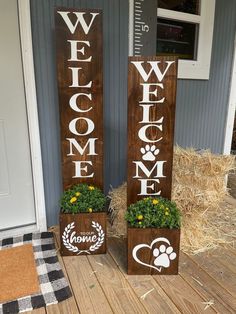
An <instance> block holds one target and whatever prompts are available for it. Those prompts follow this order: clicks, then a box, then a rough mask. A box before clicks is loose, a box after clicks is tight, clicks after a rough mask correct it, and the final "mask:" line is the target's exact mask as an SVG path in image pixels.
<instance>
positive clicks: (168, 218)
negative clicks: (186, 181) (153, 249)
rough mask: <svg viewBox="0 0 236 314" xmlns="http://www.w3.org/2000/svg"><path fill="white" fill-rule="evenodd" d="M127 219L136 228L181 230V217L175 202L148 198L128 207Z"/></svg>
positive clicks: (160, 198)
mask: <svg viewBox="0 0 236 314" xmlns="http://www.w3.org/2000/svg"><path fill="white" fill-rule="evenodd" d="M125 219H126V221H127V222H128V224H129V226H130V227H134V228H169V229H174V228H175V229H179V228H180V220H181V217H180V211H179V209H178V208H177V206H176V204H175V202H172V201H170V200H168V199H165V198H163V197H158V198H152V197H146V198H144V199H142V200H140V201H138V202H136V203H134V204H131V205H130V206H129V207H128V209H127V212H126V214H125Z"/></svg>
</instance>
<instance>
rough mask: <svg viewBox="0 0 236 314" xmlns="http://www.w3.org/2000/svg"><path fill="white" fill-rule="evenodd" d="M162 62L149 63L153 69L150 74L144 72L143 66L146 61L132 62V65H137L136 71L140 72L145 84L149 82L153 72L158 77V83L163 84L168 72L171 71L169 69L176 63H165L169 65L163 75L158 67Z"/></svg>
mask: <svg viewBox="0 0 236 314" xmlns="http://www.w3.org/2000/svg"><path fill="white" fill-rule="evenodd" d="M160 62H161V61H147V63H149V64H150V65H151V69H150V71H149V73H146V71H145V70H144V68H143V66H142V64H143V63H144V61H131V63H133V64H134V65H135V67H136V69H137V70H138V71H139V74H140V75H141V76H142V78H143V80H144V81H145V82H147V80H148V79H149V77H150V75H151V74H152V72H153V71H154V72H155V74H156V77H157V78H158V81H160V82H161V81H162V80H163V78H164V77H165V75H166V72H167V71H168V70H169V67H170V66H171V64H172V63H174V62H175V61H166V62H165V63H167V66H166V68H165V71H164V72H163V73H161V70H160V69H159V66H158V64H159V63H160Z"/></svg>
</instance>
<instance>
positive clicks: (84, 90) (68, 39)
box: [55, 8, 103, 189]
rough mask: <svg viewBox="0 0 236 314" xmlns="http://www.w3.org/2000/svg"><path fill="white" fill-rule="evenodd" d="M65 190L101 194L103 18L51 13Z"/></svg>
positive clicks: (63, 11) (60, 11) (97, 14)
mask: <svg viewBox="0 0 236 314" xmlns="http://www.w3.org/2000/svg"><path fill="white" fill-rule="evenodd" d="M55 25H56V56H57V78H58V94H59V104H60V120H61V149H62V172H63V187H64V189H66V188H68V187H70V186H71V185H73V184H76V183H83V182H86V183H88V184H94V185H96V186H98V187H100V188H101V189H103V80H102V44H103V43H102V13H101V11H100V10H77V9H67V8H66V9H65V8H56V9H55Z"/></svg>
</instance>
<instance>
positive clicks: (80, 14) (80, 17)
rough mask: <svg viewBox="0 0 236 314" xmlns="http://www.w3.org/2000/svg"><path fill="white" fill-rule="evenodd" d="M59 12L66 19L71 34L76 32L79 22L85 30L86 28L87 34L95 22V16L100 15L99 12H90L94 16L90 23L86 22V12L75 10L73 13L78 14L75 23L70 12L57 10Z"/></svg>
mask: <svg viewBox="0 0 236 314" xmlns="http://www.w3.org/2000/svg"><path fill="white" fill-rule="evenodd" d="M57 13H59V14H60V15H61V16H62V18H63V20H64V21H65V23H66V25H67V26H68V28H69V30H70V32H71V34H74V32H75V30H76V27H77V26H78V23H80V24H81V26H82V28H83V30H84V33H85V34H86V35H87V34H88V32H89V30H90V27H91V26H92V24H93V21H94V19H95V16H96V15H98V14H99V13H90V14H91V15H92V18H91V20H90V23H89V25H88V24H87V23H86V22H85V19H84V14H85V12H73V14H75V15H76V17H77V20H76V22H75V24H74V25H73V24H72V22H71V20H70V18H69V16H68V14H69V13H70V12H63V11H57Z"/></svg>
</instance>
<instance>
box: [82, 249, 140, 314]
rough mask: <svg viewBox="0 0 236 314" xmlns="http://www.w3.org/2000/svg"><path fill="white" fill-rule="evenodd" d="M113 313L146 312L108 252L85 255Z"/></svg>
mask: <svg viewBox="0 0 236 314" xmlns="http://www.w3.org/2000/svg"><path fill="white" fill-rule="evenodd" d="M87 258H88V260H89V262H90V264H91V266H92V268H93V270H94V271H96V277H97V278H98V280H99V282H100V284H101V287H102V289H103V291H104V293H105V295H106V297H107V299H108V301H109V304H110V306H111V307H112V310H113V312H114V313H119V314H120V313H124V314H126V313H140V314H141V313H142V314H143V313H146V310H145V308H144V306H143V305H142V304H141V302H140V301H139V299H138V298H137V296H136V294H135V293H134V291H133V289H132V288H131V287H130V285H129V283H128V282H127V281H126V280H125V278H124V276H123V274H122V273H121V272H120V270H119V268H118V267H117V265H116V264H115V262H114V260H113V259H112V257H111V256H110V255H109V254H106V255H93V256H88V257H87Z"/></svg>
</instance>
